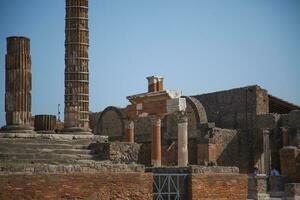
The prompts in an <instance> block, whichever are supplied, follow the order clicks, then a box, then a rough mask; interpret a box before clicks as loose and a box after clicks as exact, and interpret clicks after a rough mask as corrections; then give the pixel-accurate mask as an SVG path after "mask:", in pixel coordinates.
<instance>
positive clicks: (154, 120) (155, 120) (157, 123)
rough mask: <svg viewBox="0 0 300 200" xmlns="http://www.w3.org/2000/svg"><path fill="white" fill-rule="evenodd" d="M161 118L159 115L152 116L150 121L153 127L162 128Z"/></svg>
mask: <svg viewBox="0 0 300 200" xmlns="http://www.w3.org/2000/svg"><path fill="white" fill-rule="evenodd" d="M161 118H162V117H161V116H158V115H151V116H150V120H151V124H152V126H161Z"/></svg>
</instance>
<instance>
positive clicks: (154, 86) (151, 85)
mask: <svg viewBox="0 0 300 200" xmlns="http://www.w3.org/2000/svg"><path fill="white" fill-rule="evenodd" d="M147 79H148V92H159V91H163V90H164V83H163V81H164V78H163V77H160V76H149V77H147Z"/></svg>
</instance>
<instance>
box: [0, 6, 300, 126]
mask: <svg viewBox="0 0 300 200" xmlns="http://www.w3.org/2000/svg"><path fill="white" fill-rule="evenodd" d="M89 7H90V9H89V18H90V20H89V25H90V51H89V52H90V56H89V57H90V63H89V66H90V110H91V111H94V112H96V111H100V110H102V109H104V108H105V107H106V106H109V105H115V106H125V105H127V100H126V96H128V95H131V94H136V93H139V92H144V91H147V81H146V79H145V77H146V76H149V75H162V76H164V77H165V87H166V88H168V89H179V90H181V91H182V92H183V94H185V95H195V94H201V93H206V92H214V91H217V90H223V89H230V88H234V87H242V86H246V85H252V84H258V85H260V86H262V87H263V88H265V89H267V90H268V91H269V93H271V94H273V95H275V96H278V97H280V98H283V99H285V100H288V101H290V102H293V103H296V104H298V105H299V104H300V90H299V86H300V78H299V77H300V76H299V75H300V25H299V21H300V1H299V0H284V1H283V0H272V1H271V0H245V1H241V0H226V1H223V0H218V1H217V0H194V1H193V0H184V1H183V0H180V1H179V0H126V1H124V0H90V1H89ZM64 17H65V2H64V0H23V1H21V0H1V2H0V25H1V26H0V27H1V28H0V66H1V67H0V83H1V84H0V97H1V98H0V125H4V124H5V113H4V93H5V91H4V90H5V88H4V86H5V82H4V69H5V54H6V37H8V36H12V35H23V36H27V37H29V38H30V39H31V57H32V85H33V88H32V113H33V114H34V115H35V114H43V113H46V114H56V113H57V104H58V103H60V104H61V105H62V108H61V111H62V113H63V104H64V103H63V102H64Z"/></svg>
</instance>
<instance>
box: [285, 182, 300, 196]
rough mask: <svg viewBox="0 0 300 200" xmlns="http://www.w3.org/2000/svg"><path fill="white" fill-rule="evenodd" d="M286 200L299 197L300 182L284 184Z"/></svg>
mask: <svg viewBox="0 0 300 200" xmlns="http://www.w3.org/2000/svg"><path fill="white" fill-rule="evenodd" d="M285 197H286V200H298V199H300V183H288V184H286V185H285Z"/></svg>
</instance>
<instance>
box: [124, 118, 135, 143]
mask: <svg viewBox="0 0 300 200" xmlns="http://www.w3.org/2000/svg"><path fill="white" fill-rule="evenodd" d="M125 142H129V143H134V121H133V120H125Z"/></svg>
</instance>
